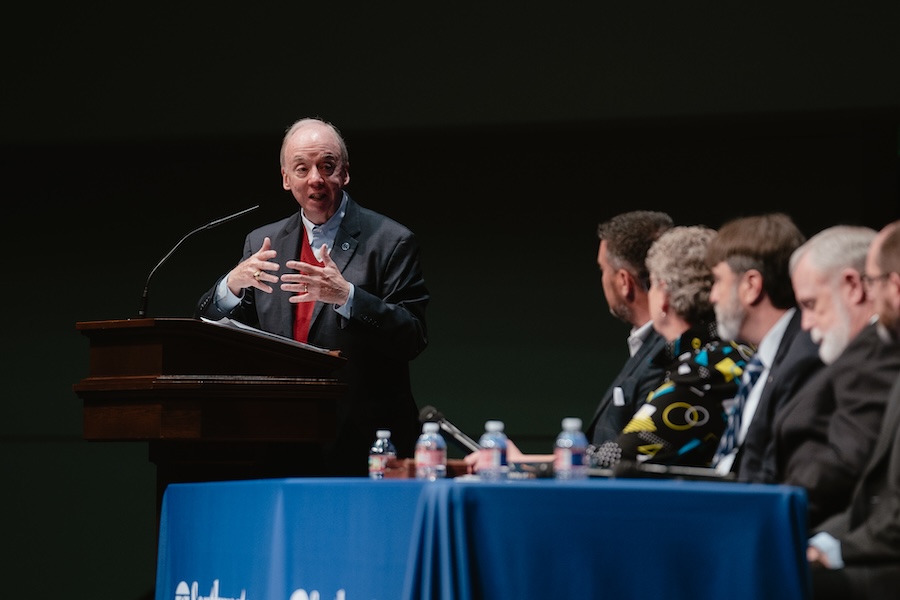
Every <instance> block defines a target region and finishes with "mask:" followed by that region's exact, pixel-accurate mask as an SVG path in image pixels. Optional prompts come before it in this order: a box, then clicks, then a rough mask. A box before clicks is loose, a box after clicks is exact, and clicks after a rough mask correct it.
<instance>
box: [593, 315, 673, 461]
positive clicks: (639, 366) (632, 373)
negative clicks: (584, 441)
mask: <svg viewBox="0 0 900 600" xmlns="http://www.w3.org/2000/svg"><path fill="white" fill-rule="evenodd" d="M665 346H666V340H665V339H664V338H663V337H662V336H661V335H659V334H658V333H657V332H656V330H651V331H650V333H649V335H648V336H647V339H646V340H644V343H643V344H641V347H640V348H639V349H638V351H637V352H635V354H634V356H632V357H631V358H629V359H628V360H627V361H626V362H625V364H624V365H623V367H622V370H621V371H619V374H618V375H617V376H616V378H615V379H614V380H613V382H612V384H610V386H609V388H607V390H606V393H605V394H603V397H602V398H601V399H600V403H599V404H598V405H597V410H596V411H594V417H593V418H592V419H591V422H590V423H589V424H588V427H587V428H586V429H585V432H586V434H587V436H588V439H589V440H591V443H592V444H593V445H595V446H600V445H601V444H603V443H604V442H608V441H615V440H616V439H617V438H618V437H619V433H621V432H622V429H623V428H624V427H625V424H626V423H628V421H629V420H631V417H632V416H634V413H635V412H636V411H637V409H638V408H639V407H640V406H641V405H642V404H643V403H644V402H645V401H646V400H647V396H649V395H650V392H652V391H653V390H655V389H656V388H657V387H659V384H661V383H662V381H663V377H665V374H666V373H665V370H664V369H663V368H662V367H661V366H660V365H659V364H656V363H655V361H654V360H653V359H654V358H655V357H656V356H657V355H658V354H659V353H660V352H662V351H663V349H664V348H665ZM617 387H618V388H622V396H623V397H624V399H625V404H624V405H623V406H616V405H615V403H614V402H613V393H614V390H615V389H616V388H617Z"/></svg>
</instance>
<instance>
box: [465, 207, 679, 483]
mask: <svg viewBox="0 0 900 600" xmlns="http://www.w3.org/2000/svg"><path fill="white" fill-rule="evenodd" d="M673 225H674V223H673V221H672V217H670V216H669V215H667V214H666V213H664V212H658V211H651V210H633V211H629V212H625V213H621V214H618V215H616V216H614V217H612V218H611V219H608V220H606V221H602V222H601V223H600V224H599V225H598V226H597V236H598V237H599V238H600V246H599V249H598V251H597V265H598V266H599V267H600V275H601V284H602V286H603V296H604V298H605V299H606V303H607V305H608V306H609V312H610V314H611V315H613V316H614V317H616V318H617V319H619V320H621V321H622V322H623V323H626V324H628V325H630V326H631V332H630V333H629V335H628V340H627V342H628V353H629V358H628V360H627V361H625V364H624V365H622V369H621V370H620V371H619V373H618V374H617V375H616V377H615V379H613V381H612V382H611V383H610V385H609V387H607V389H606V392H605V393H604V394H603V396H602V397H601V398H600V401H599V402H598V404H597V408H596V410H595V411H594V415H593V417H592V418H591V419H590V420H589V421H585V422H586V424H587V426H586V427H585V429H584V433H585V435H586V436H587V438H588V441H589V442H591V444H592V446H596V445H599V444H602V443H603V442H606V441H609V440H613V439H615V438H616V436H618V435H619V432H620V431H622V427H624V426H625V423H626V422H627V421H628V419H629V418H631V415H633V414H634V411H636V410H637V408H638V406H639V405H640V404H641V403H642V402H643V401H644V400H646V399H647V395H648V394H649V393H650V392H651V391H653V390H654V389H655V388H656V386H658V385H659V384H660V383H661V382H662V379H663V375H664V373H663V370H662V369H661V368H660V367H659V365H657V364H656V363H655V362H653V360H652V359H653V357H654V356H656V355H657V354H659V353H661V352H662V350H663V346H665V340H664V339H663V338H662V336H660V335H659V334H658V333H657V332H656V331H655V330H654V329H653V326H652V324H651V323H650V309H649V306H648V301H647V290H648V289H649V287H650V281H649V275H648V274H647V265H646V264H645V260H646V258H647V251H648V250H649V249H650V245H651V244H653V242H654V241H655V240H656V239H657V238H658V237H659V236H660V234H662V233H663V232H665V231H667V230H669V229H671V228H672V227H673ZM507 443H508V444H509V449H508V451H507V458H508V460H511V461H513V462H521V461H523V460H536V461H549V460H552V458H553V456H552V455H536V454H531V455H524V454H522V453H521V452H520V451H519V449H518V448H517V447H516V445H515V444H514V443H513V442H512V441H511V440H510V441H508V442H507ZM465 460H466V462H467V464H469V465H470V466H471V467H472V468H473V469H476V470H477V452H476V453H471V454H469V455H467V456H466V458H465Z"/></svg>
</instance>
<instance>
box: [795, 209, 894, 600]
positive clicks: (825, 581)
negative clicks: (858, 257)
mask: <svg viewBox="0 0 900 600" xmlns="http://www.w3.org/2000/svg"><path fill="white" fill-rule="evenodd" d="M863 280H864V282H865V285H866V286H867V287H868V289H869V293H870V294H871V295H872V296H873V303H874V305H875V310H876V312H877V314H878V330H879V332H880V335H881V336H883V337H885V338H889V339H891V340H893V342H894V343H895V344H900V221H894V222H893V223H891V224H889V225H887V226H886V227H884V228H883V229H882V230H881V231H880V232H879V233H878V236H877V237H876V238H875V240H874V241H873V242H872V245H871V247H870V249H869V254H868V258H867V259H866V269H865V274H864V279H863ZM807 557H808V559H809V562H810V567H811V571H812V583H813V598H814V600H831V599H834V600H846V599H847V598H853V599H854V600H887V599H896V598H898V597H900V377H898V376H896V375H895V377H894V381H893V386H892V388H891V390H890V391H889V392H888V395H887V406H886V409H885V413H884V419H883V421H882V423H881V428H880V431H879V435H878V438H877V440H876V441H875V446H874V448H873V450H872V452H871V453H870V455H869V459H868V462H867V463H866V465H865V467H864V468H862V469H861V471H860V476H859V477H858V480H857V483H856V486H855V487H854V490H853V495H852V497H851V499H850V504H849V506H848V507H847V508H846V509H845V510H843V511H842V512H840V513H838V514H836V515H833V516H831V517H829V518H828V519H827V520H826V521H824V522H823V523H822V524H821V525H819V526H818V527H817V528H815V529H814V530H813V536H812V537H811V538H810V543H809V548H808V550H807Z"/></svg>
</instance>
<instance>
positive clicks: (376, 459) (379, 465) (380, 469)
mask: <svg viewBox="0 0 900 600" xmlns="http://www.w3.org/2000/svg"><path fill="white" fill-rule="evenodd" d="M390 458H391V457H390V456H389V455H387V454H370V455H369V473H384V471H385V469H387V464H388V459H390Z"/></svg>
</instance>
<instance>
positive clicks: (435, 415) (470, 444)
mask: <svg viewBox="0 0 900 600" xmlns="http://www.w3.org/2000/svg"><path fill="white" fill-rule="evenodd" d="M419 421H420V422H422V423H425V422H427V421H434V422H436V423H437V424H438V425H440V426H441V429H443V430H444V431H446V432H447V433H449V434H450V436H451V437H452V438H453V440H454V441H455V442H456V443H457V444H459V446H460V447H461V448H462V449H463V450H466V451H468V452H476V451H478V450H481V446H479V445H478V442H476V441H475V440H473V439H472V438H470V437H469V436H467V435H466V434H464V433H463V432H462V431H460V430H459V429H458V428H457V427H456V425H454V424H453V423H451V422H450V421H448V420H447V419H446V418H445V417H444V415H443V414H442V413H441V411H439V410H438V409H436V408H435V407H433V406H426V407H425V408H423V409H422V410H420V411H419Z"/></svg>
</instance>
